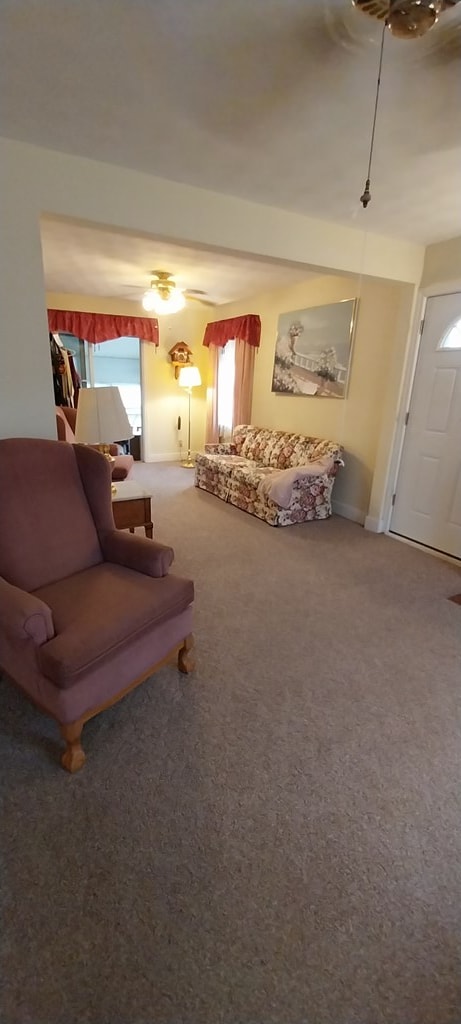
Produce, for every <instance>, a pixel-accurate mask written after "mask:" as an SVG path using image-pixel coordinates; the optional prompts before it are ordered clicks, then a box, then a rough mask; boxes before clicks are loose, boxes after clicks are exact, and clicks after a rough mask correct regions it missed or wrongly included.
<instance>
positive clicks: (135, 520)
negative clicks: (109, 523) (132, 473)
mask: <svg viewBox="0 0 461 1024" xmlns="http://www.w3.org/2000/svg"><path fill="white" fill-rule="evenodd" d="M115 486H116V488H117V490H116V492H115V494H113V495H112V509H113V513H114V521H115V525H116V527H117V529H118V530H129V531H130V533H134V531H135V528H136V527H137V526H143V527H144V530H145V533H146V537H150V539H151V540H152V537H153V530H154V524H153V522H152V511H151V495H150V494H149V492H148V491H145V490H144V489H143V488H142V487H140V486H139V484H137V483H136V481H135V480H120V481H119V483H116V484H115Z"/></svg>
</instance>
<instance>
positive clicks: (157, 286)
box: [141, 270, 186, 316]
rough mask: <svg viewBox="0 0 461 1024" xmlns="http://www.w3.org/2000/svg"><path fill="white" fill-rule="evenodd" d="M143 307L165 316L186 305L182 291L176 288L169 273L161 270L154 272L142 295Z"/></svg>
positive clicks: (149, 311) (147, 310)
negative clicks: (148, 285)
mask: <svg viewBox="0 0 461 1024" xmlns="http://www.w3.org/2000/svg"><path fill="white" fill-rule="evenodd" d="M141 301H142V305H143V308H144V309H145V310H146V312H148V313H157V315H158V316H166V315H167V314H168V313H170V314H171V313H179V311H180V310H181V309H184V306H185V305H186V299H185V296H184V293H183V292H182V291H181V289H180V288H177V287H176V285H175V283H174V281H173V280H172V278H171V274H168V273H166V272H165V271H163V270H159V271H156V272H154V276H153V278H152V280H151V283H150V288H148V290H147V292H144V295H143V297H142V300H141Z"/></svg>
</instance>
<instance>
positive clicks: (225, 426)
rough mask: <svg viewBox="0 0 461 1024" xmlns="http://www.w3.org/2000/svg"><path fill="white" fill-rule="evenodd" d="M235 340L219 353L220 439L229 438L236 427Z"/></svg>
mask: <svg viewBox="0 0 461 1024" xmlns="http://www.w3.org/2000/svg"><path fill="white" fill-rule="evenodd" d="M234 381H235V339H234V338H232V339H231V340H230V341H228V342H227V344H226V345H225V346H224V348H222V349H220V352H219V363H218V430H219V436H220V437H229V436H230V435H231V434H232V430H233V426H234Z"/></svg>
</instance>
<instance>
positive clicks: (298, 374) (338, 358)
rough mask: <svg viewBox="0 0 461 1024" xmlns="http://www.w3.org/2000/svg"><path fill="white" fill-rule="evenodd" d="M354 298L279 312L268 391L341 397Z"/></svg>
mask: <svg viewBox="0 0 461 1024" xmlns="http://www.w3.org/2000/svg"><path fill="white" fill-rule="evenodd" d="M356 313H357V299H344V300H343V301H342V302H332V303H330V304H329V305H328V306H312V307H310V308H309V309H297V310H295V311H294V312H292V313H282V314H281V316H280V317H279V322H278V330H277V341H276V343H275V356H274V372H273V376H272V391H275V392H277V394H282V395H311V396H315V397H317V398H344V397H345V395H346V392H347V385H348V379H349V369H350V361H351V350H352V338H353V332H354V327H355V321H356Z"/></svg>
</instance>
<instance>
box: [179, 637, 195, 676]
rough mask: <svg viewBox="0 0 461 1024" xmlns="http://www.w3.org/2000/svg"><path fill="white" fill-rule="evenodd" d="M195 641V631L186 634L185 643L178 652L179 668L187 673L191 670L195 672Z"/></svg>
mask: <svg viewBox="0 0 461 1024" xmlns="http://www.w3.org/2000/svg"><path fill="white" fill-rule="evenodd" d="M194 643H195V641H194V636H193V633H189V636H186V638H185V640H184V643H183V645H182V647H181V648H180V650H179V652H178V668H179V671H180V672H184V674H185V675H188V674H189V672H193V671H194V668H195V652H194Z"/></svg>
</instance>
